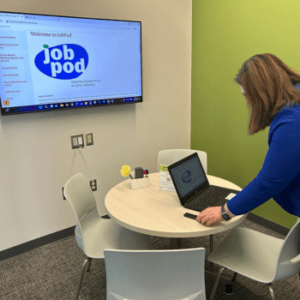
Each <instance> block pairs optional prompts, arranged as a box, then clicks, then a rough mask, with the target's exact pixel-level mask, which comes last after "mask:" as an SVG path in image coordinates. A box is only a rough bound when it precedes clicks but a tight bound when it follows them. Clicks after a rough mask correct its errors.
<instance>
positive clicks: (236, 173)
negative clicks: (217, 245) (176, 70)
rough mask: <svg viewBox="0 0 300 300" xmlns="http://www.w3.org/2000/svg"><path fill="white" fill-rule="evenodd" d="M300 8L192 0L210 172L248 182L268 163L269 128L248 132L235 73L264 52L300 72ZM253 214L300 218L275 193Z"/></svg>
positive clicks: (198, 117) (195, 94)
mask: <svg viewBox="0 0 300 300" xmlns="http://www.w3.org/2000/svg"><path fill="white" fill-rule="evenodd" d="M299 11H300V2H299V1H298V0H294V1H292V0H290V1H288V2H285V1H282V0H264V1H261V0H251V1H240V0H214V1H211V0H193V20H192V105H191V149H195V150H203V151H205V152H206V153H207V161H208V174H209V175H214V176H217V177H221V178H224V179H227V180H229V181H232V182H233V183H235V184H237V185H238V186H240V187H241V188H244V187H245V186H246V185H247V184H248V183H250V182H251V181H252V180H253V179H254V178H255V177H256V176H257V174H258V173H259V171H260V170H261V168H262V165H263V162H264V159H265V156H266V154H267V151H268V133H269V127H267V128H266V129H265V130H264V131H260V132H258V133H256V134H254V135H252V136H249V135H248V125H249V111H248V108H247V105H246V103H245V99H244V97H243V95H242V93H241V91H240V87H239V85H237V84H236V83H235V82H234V81H233V79H234V78H235V76H236V74H237V73H238V71H239V69H240V68H241V66H242V63H243V62H244V61H245V60H247V59H248V58H250V57H251V56H253V55H255V54H259V53H272V54H274V55H276V56H278V57H279V58H280V59H281V60H282V61H283V62H284V63H286V64H287V65H288V66H290V67H291V68H293V69H294V70H298V71H300V53H299V49H300V38H299V37H298V35H297V29H298V28H300V18H299ZM299 201H300V199H299ZM252 213H254V214H256V215H258V216H261V217H263V218H265V219H268V220H270V221H273V222H275V223H277V224H279V225H282V226H284V227H287V228H292V226H293V225H294V223H295V222H296V220H297V217H296V216H293V215H290V214H289V213H287V212H286V211H285V210H283V209H282V208H281V207H280V206H279V205H278V204H277V203H276V202H275V201H274V200H273V199H270V200H268V201H267V202H265V203H264V204H262V205H261V206H259V207H257V208H256V209H254V210H252Z"/></svg>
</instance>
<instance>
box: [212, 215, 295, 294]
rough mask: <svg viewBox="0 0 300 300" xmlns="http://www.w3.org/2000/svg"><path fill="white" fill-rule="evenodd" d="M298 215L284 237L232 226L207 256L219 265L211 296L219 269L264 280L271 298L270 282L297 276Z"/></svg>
mask: <svg viewBox="0 0 300 300" xmlns="http://www.w3.org/2000/svg"><path fill="white" fill-rule="evenodd" d="M299 244H300V218H298V219H297V222H296V223H295V225H294V226H293V227H292V228H291V230H290V231H289V233H288V235H287V236H286V238H285V239H284V240H282V239H279V238H276V237H272V236H269V235H267V234H264V233H261V232H258V231H254V230H251V229H248V228H244V227H238V228H234V229H232V231H231V232H230V233H229V234H228V235H227V236H226V237H225V238H224V240H223V241H221V243H220V244H219V245H218V246H217V247H216V249H215V250H214V251H213V252H212V253H210V254H209V255H208V257H207V259H208V260H209V261H211V262H213V263H217V264H219V265H221V266H222V268H221V269H220V270H219V272H218V275H217V279H216V281H215V284H214V287H213V290H212V292H211V296H210V298H209V299H210V300H213V298H214V296H215V293H216V290H217V286H218V283H219V280H220V277H221V274H222V272H223V271H224V269H225V268H227V269H229V270H232V271H233V272H234V276H233V279H232V281H234V280H235V278H236V276H237V274H240V275H243V276H246V277H248V278H250V279H253V280H255V281H258V282H262V283H267V284H268V286H269V290H270V294H271V298H272V300H275V293H274V290H273V288H272V282H274V281H278V280H282V279H286V278H289V277H292V276H295V275H296V274H298V275H299V279H300V247H299Z"/></svg>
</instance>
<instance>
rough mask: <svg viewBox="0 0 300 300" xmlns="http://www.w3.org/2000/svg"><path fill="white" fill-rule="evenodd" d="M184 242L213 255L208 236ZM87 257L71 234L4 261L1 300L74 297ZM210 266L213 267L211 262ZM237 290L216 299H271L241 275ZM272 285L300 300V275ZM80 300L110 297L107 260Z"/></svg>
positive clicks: (287, 298) (287, 299)
mask: <svg viewBox="0 0 300 300" xmlns="http://www.w3.org/2000/svg"><path fill="white" fill-rule="evenodd" d="M240 226H243V227H247V228H251V229H254V230H257V231H260V232H264V233H267V234H269V235H271V236H275V237H279V238H282V239H284V236H282V235H280V234H278V233H274V232H272V231H271V230H269V229H266V228H264V227H263V226H260V225H257V224H256V223H254V222H252V221H249V220H247V219H246V220H244V221H243V223H242V224H241V225H240ZM229 232H230V231H227V232H224V233H220V234H217V235H215V236H214V245H217V244H218V243H219V242H220V241H221V240H222V239H223V238H224V237H225V236H226V235H227V234H228V233H229ZM169 241H170V240H169V239H166V238H158V237H152V238H151V249H169V246H170V242H169ZM181 243H182V246H181V248H196V247H204V248H205V249H206V254H208V253H209V237H201V238H188V239H182V242H181ZM84 258H85V255H84V254H83V252H82V251H81V250H80V249H79V248H78V246H77V244H76V241H75V238H74V236H70V237H68V238H65V239H62V240H59V241H56V242H53V243H51V244H48V245H45V246H42V247H40V248H37V249H34V250H32V251H29V252H27V253H24V254H21V255H18V256H15V257H13V258H10V259H7V260H4V261H1V262H0V299H5V300H12V299H26V300H27V299H30V300H31V299H33V300H35V299H41V300H45V299H57V300H63V299H66V300H67V299H74V297H75V293H76V289H77V284H78V280H79V275H80V271H81V268H82V263H83V260H84ZM206 268H207V269H208V268H209V265H208V264H207V265H206ZM218 269H219V267H218V266H215V271H216V272H217V270H218ZM223 274H224V275H225V276H229V277H232V275H233V272H231V271H229V270H225V271H224V272H223ZM214 281H215V277H214V276H212V275H209V274H207V275H206V277H205V283H206V296H207V299H209V295H210V293H211V290H212V287H213V284H214ZM233 287H234V294H233V295H232V296H227V295H225V294H224V292H223V291H224V284H222V283H220V284H219V287H218V289H217V292H216V296H215V299H217V300H222V299H227V300H229V299H230V300H235V299H243V300H253V299H267V300H270V299H271V296H270V293H269V289H268V286H267V285H266V284H262V283H259V282H255V281H253V280H251V279H248V278H245V277H242V276H239V275H238V276H237V279H236V282H235V285H234V286H233ZM273 287H274V292H275V296H276V300H281V299H282V300H297V299H299V300H300V280H299V277H298V276H294V277H292V278H290V279H288V280H281V281H278V282H275V283H274V285H273ZM79 299H82V300H83V299H100V300H104V299H106V277H105V267H104V261H103V260H96V259H94V260H92V265H91V270H90V272H89V273H85V275H84V278H83V283H82V288H81V291H80V297H79ZM166 300H169V299H166Z"/></svg>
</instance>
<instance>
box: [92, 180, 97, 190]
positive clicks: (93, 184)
mask: <svg viewBox="0 0 300 300" xmlns="http://www.w3.org/2000/svg"><path fill="white" fill-rule="evenodd" d="M90 186H91V189H92V191H93V192H94V191H97V181H96V179H94V180H91V181H90Z"/></svg>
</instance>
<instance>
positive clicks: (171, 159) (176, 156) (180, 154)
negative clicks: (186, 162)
mask: <svg viewBox="0 0 300 300" xmlns="http://www.w3.org/2000/svg"><path fill="white" fill-rule="evenodd" d="M195 152H197V154H198V156H199V159H200V161H201V164H202V166H203V169H204V171H205V174H207V154H206V152H204V151H199V150H191V149H170V150H162V151H159V152H158V162H157V171H158V172H159V165H160V164H163V165H168V166H169V165H171V164H173V163H175V162H176V161H178V160H181V159H183V158H185V157H187V156H189V155H191V154H193V153H195Z"/></svg>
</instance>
